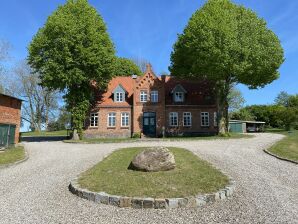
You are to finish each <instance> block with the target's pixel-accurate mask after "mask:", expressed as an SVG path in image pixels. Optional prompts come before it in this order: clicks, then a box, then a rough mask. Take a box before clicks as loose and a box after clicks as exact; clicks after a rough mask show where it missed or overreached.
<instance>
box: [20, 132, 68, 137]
mask: <svg viewBox="0 0 298 224" xmlns="http://www.w3.org/2000/svg"><path fill="white" fill-rule="evenodd" d="M35 136H36V137H40V136H67V131H66V130H62V131H41V132H38V131H31V132H22V137H35Z"/></svg>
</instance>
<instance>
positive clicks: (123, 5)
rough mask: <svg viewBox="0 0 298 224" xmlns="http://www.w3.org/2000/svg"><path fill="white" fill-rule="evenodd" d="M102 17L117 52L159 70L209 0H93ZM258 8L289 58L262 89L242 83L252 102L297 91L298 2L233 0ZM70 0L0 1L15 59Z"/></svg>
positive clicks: (1, 31)
mask: <svg viewBox="0 0 298 224" xmlns="http://www.w3.org/2000/svg"><path fill="white" fill-rule="evenodd" d="M89 2H90V4H91V5H92V6H94V7H95V8H96V9H97V11H98V12H99V14H101V16H102V17H103V19H104V21H105V23H106V25H107V28H108V32H109V34H110V37H111V39H112V41H113V42H114V45H115V48H116V51H117V55H118V56H121V57H127V58H144V59H146V60H148V61H150V63H151V64H152V66H153V68H154V71H155V73H156V74H161V73H162V72H168V66H169V65H170V54H171V51H172V47H173V44H174V43H175V41H176V40H177V34H179V33H182V32H183V29H184V27H185V26H186V25H187V22H188V20H189V18H190V17H191V15H192V14H193V13H194V12H195V11H196V10H198V9H199V8H200V7H201V6H202V5H203V4H204V2H205V1H204V0H125V1H123V0H89ZM234 2H235V3H238V4H242V5H244V6H245V7H248V8H250V9H252V10H254V11H255V12H256V13H257V14H258V15H259V16H260V17H262V18H264V19H265V20H266V21H267V23H268V27H269V28H270V29H271V30H273V31H274V32H275V33H276V34H277V35H278V37H279V38H280V40H281V44H282V46H283V48H284V50H285V59H286V60H285V62H284V64H283V65H282V66H281V68H280V74H281V75H280V78H279V79H278V80H276V81H274V82H273V83H271V84H270V85H267V86H266V87H265V88H263V89H259V90H249V89H248V88H247V87H245V86H243V85H239V89H240V90H241V91H242V93H243V96H244V98H245V100H246V104H247V105H252V104H270V103H273V102H274V98H275V97H276V96H277V94H278V93H279V92H280V91H287V92H288V93H290V94H294V93H298V79H297V75H298V69H297V65H298V13H297V11H298V1H297V0H286V1H285V0H263V1H260V0H234ZM64 3H65V0H42V1H41V0H26V1H24V0H9V1H6V0H1V3H0V39H4V40H6V41H8V42H10V44H11V46H12V48H11V51H10V61H9V63H8V64H10V65H13V64H14V63H16V62H18V61H20V60H22V59H24V58H26V57H27V46H28V45H29V43H30V41H31V40H32V37H33V36H34V35H35V34H36V32H37V31H38V29H39V28H40V27H42V26H43V25H44V24H45V22H46V19H47V17H48V16H49V15H51V13H52V12H53V11H54V10H55V9H56V8H57V7H58V6H59V5H61V4H64Z"/></svg>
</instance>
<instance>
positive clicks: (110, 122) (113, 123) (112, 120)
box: [108, 113, 116, 127]
mask: <svg viewBox="0 0 298 224" xmlns="http://www.w3.org/2000/svg"><path fill="white" fill-rule="evenodd" d="M115 126H116V113H109V114H108V127H115Z"/></svg>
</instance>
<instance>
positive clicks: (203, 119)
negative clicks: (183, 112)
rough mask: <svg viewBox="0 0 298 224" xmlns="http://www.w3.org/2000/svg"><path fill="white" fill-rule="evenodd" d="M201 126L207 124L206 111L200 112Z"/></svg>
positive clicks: (207, 116)
mask: <svg viewBox="0 0 298 224" xmlns="http://www.w3.org/2000/svg"><path fill="white" fill-rule="evenodd" d="M201 126H203V127H207V126H209V113H208V112H202V113H201Z"/></svg>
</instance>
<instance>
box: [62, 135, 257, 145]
mask: <svg viewBox="0 0 298 224" xmlns="http://www.w3.org/2000/svg"><path fill="white" fill-rule="evenodd" d="M238 138H253V136H252V135H245V134H238V133H230V137H220V136H200V137H166V138H150V139H148V140H159V141H181V140H187V141H188V140H189V141H192V140H216V139H238ZM140 140H144V139H140V138H90V139H88V138H84V139H83V140H64V142H66V143H87V144H88V143H89V144H95V143H121V142H135V141H140Z"/></svg>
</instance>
